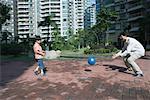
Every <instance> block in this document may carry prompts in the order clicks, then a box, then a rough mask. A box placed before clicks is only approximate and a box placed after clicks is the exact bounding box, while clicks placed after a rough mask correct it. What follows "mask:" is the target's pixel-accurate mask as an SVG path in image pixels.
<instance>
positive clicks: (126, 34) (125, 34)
mask: <svg viewBox="0 0 150 100" xmlns="http://www.w3.org/2000/svg"><path fill="white" fill-rule="evenodd" d="M121 35H123V36H128V33H127V32H122V33H120V34H119V36H118V37H121Z"/></svg>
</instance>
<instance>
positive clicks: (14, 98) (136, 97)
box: [0, 58, 150, 100]
mask: <svg viewBox="0 0 150 100" xmlns="http://www.w3.org/2000/svg"><path fill="white" fill-rule="evenodd" d="M137 63H138V64H139V65H140V67H141V69H142V70H143V72H144V77H142V78H138V77H135V76H134V75H133V74H134V73H133V72H129V71H126V70H125V69H126V67H125V65H124V63H123V61H122V59H121V58H119V59H116V60H102V59H97V62H96V65H93V66H89V65H88V64H87V61H86V59H80V60H49V61H44V64H45V66H47V67H48V72H47V75H46V76H45V77H44V79H41V80H40V79H38V77H37V76H36V75H34V73H33V70H34V68H35V67H36V64H35V63H34V62H29V61H3V62H2V68H1V77H2V81H1V83H0V85H1V86H0V100H150V59H147V58H144V59H139V60H137ZM85 68H89V69H91V70H92V71H84V70H85Z"/></svg>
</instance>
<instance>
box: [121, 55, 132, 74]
mask: <svg viewBox="0 0 150 100" xmlns="http://www.w3.org/2000/svg"><path fill="white" fill-rule="evenodd" d="M127 59H128V57H123V61H124V63H125V65H126V67H127V69H128V70H129V71H132V66H131V64H130V63H128V61H127Z"/></svg>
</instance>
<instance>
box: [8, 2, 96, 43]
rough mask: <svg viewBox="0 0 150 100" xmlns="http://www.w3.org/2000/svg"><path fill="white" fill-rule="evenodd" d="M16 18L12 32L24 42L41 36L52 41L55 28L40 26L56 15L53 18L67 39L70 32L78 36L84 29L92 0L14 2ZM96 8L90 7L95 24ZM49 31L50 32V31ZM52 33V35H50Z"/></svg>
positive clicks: (92, 22) (13, 14) (92, 21)
mask: <svg viewBox="0 0 150 100" xmlns="http://www.w3.org/2000/svg"><path fill="white" fill-rule="evenodd" d="M8 1H9V0H8ZM11 3H12V4H13V13H12V14H11V15H12V16H14V19H13V23H12V24H11V25H13V27H14V28H11V29H13V30H12V31H13V32H14V33H15V34H16V36H19V40H20V41H22V40H24V39H26V38H28V37H31V38H34V37H35V35H40V36H41V37H42V38H43V39H47V38H49V41H51V39H52V34H51V33H52V32H53V31H54V27H53V26H51V25H50V26H49V27H47V26H40V27H38V23H39V22H40V21H43V20H44V18H45V17H46V16H49V15H54V18H52V20H53V21H55V22H56V23H57V25H58V30H59V31H60V33H61V36H65V37H67V36H68V34H70V32H71V33H72V34H76V33H77V32H78V30H79V29H84V11H85V7H88V6H89V5H90V3H91V2H90V0H13V1H11ZM12 4H11V5H12ZM94 10H95V6H91V7H90V13H91V19H90V20H91V23H90V24H92V25H93V24H94V23H95V21H94V19H95V15H94V13H95V12H94ZM48 29H49V30H48ZM48 33H50V34H48Z"/></svg>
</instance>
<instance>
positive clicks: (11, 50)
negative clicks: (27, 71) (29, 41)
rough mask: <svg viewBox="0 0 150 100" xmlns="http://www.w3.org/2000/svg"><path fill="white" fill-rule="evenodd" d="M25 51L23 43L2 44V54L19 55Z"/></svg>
mask: <svg viewBox="0 0 150 100" xmlns="http://www.w3.org/2000/svg"><path fill="white" fill-rule="evenodd" d="M23 52H25V48H24V45H22V44H15V43H12V44H1V54H2V55H19V54H21V53H23Z"/></svg>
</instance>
